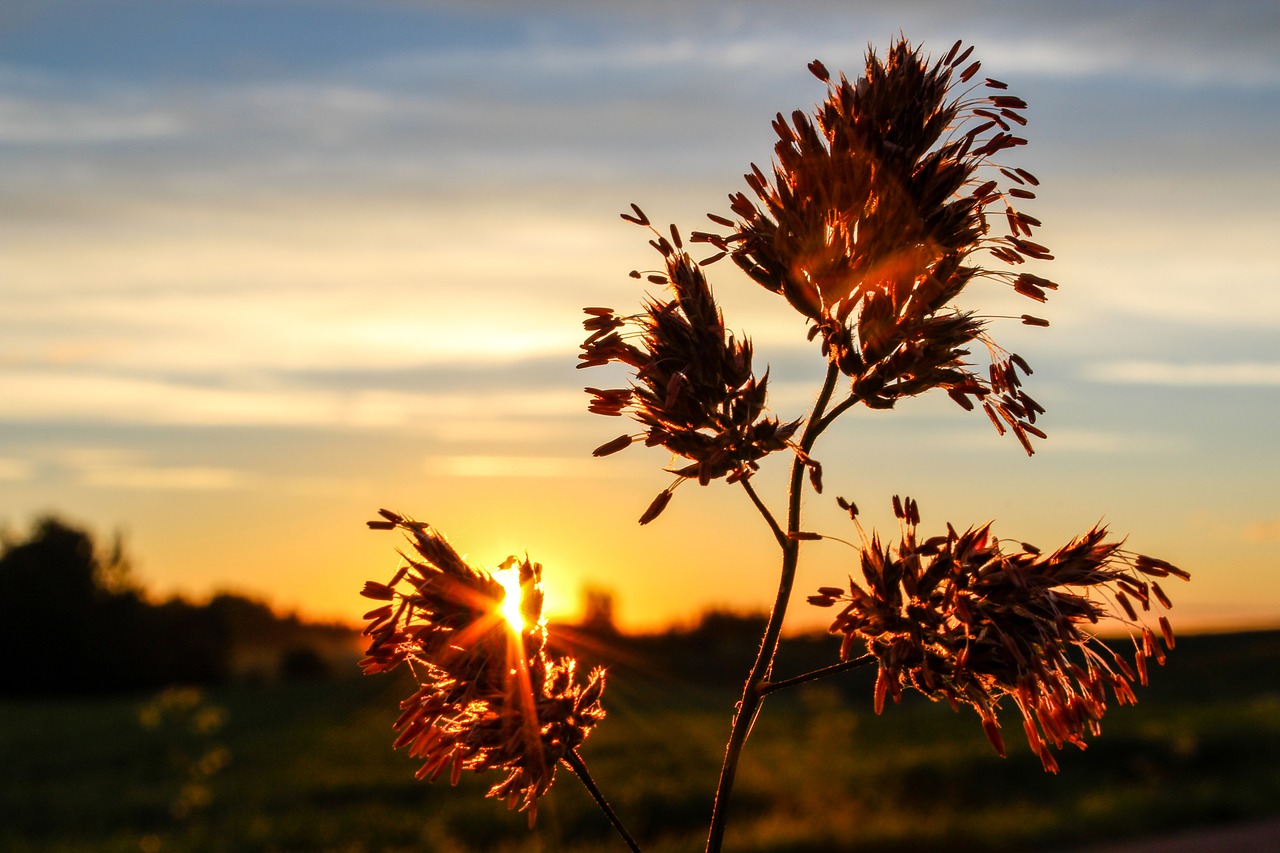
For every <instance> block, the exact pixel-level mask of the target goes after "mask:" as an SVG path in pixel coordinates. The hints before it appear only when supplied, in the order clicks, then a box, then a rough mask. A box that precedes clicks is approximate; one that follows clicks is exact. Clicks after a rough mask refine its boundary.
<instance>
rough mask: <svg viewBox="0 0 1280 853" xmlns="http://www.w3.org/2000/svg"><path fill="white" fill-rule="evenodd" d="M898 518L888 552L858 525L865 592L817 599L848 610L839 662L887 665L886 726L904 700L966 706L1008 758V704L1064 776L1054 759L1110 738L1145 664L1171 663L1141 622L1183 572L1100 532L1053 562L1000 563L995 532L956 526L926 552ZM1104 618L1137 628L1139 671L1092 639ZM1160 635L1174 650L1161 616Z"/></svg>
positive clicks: (881, 696) (927, 543)
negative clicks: (1089, 738)
mask: <svg viewBox="0 0 1280 853" xmlns="http://www.w3.org/2000/svg"><path fill="white" fill-rule="evenodd" d="M894 507H895V511H896V512H897V515H898V517H899V518H900V519H901V525H902V532H901V539H900V541H899V542H898V543H897V544H896V545H895V546H893V547H886V546H885V545H883V544H882V543H881V541H880V539H879V537H878V536H874V535H873V536H872V537H870V538H868V537H867V536H866V534H865V533H864V532H863V531H862V528H861V527H860V526H859V533H860V534H861V535H862V537H863V547H862V549H861V558H860V563H861V566H860V568H861V575H862V582H859V581H857V580H854V579H853V578H852V577H851V578H850V581H849V587H848V589H847V590H845V589H844V588H840V587H823V588H821V589H820V590H819V591H818V593H817V594H816V595H814V596H811V597H810V599H809V601H810V603H812V604H816V605H819V606H823V607H830V606H832V605H835V604H836V603H838V602H843V603H844V608H843V609H842V610H841V611H840V613H839V615H837V616H836V618H835V620H834V621H833V622H832V624H831V631H832V632H833V633H836V634H842V635H844V643H843V645H842V647H841V657H842V658H845V659H847V658H849V657H850V656H851V654H852V650H853V647H854V644H855V643H857V642H860V643H861V644H863V645H865V647H866V650H867V652H869V653H870V654H872V655H874V656H875V658H876V659H877V662H878V664H879V674H878V676H877V679H876V687H875V709H876V712H877V713H879V712H880V711H881V710H882V709H883V707H884V701H885V699H886V698H887V697H890V696H892V697H893V699H894V700H895V701H897V700H898V699H899V698H900V697H901V695H902V691H903V689H904V688H914V689H916V690H918V691H920V692H921V693H924V694H925V695H927V696H929V697H930V698H931V699H934V700H938V699H946V700H947V701H948V702H950V703H951V705H952V707H953V708H958V707H959V705H960V704H961V703H963V704H967V705H970V706H972V707H973V708H974V709H975V710H976V711H977V713H978V715H979V716H980V717H981V719H982V724H983V728H984V729H985V731H986V733H987V736H988V737H989V738H990V739H991V742H992V744H993V745H994V746H995V748H996V750H997V751H998V752H999V753H1000V754H1001V755H1004V742H1003V740H1002V738H1001V736H1000V731H999V723H998V721H997V719H996V709H997V706H998V704H999V702H1000V701H1001V699H1003V698H1004V697H1006V696H1008V697H1011V698H1012V701H1013V702H1014V703H1015V704H1016V705H1017V707H1018V709H1019V711H1020V712H1021V713H1022V716H1023V728H1024V730H1025V733H1026V736H1027V740H1028V742H1029V743H1030V745H1031V748H1032V749H1033V750H1034V751H1035V753H1036V755H1037V756H1038V757H1039V758H1040V760H1041V762H1042V763H1043V764H1044V767H1045V769H1046V770H1048V771H1050V772H1056V770H1057V761H1056V760H1055V759H1054V757H1053V755H1052V754H1051V752H1050V751H1049V749H1048V746H1049V745H1050V744H1052V745H1053V746H1055V747H1058V748H1061V747H1062V745H1063V744H1064V743H1071V744H1074V745H1076V746H1078V747H1080V748H1082V749H1083V748H1084V746H1085V741H1084V738H1085V735H1086V734H1087V733H1089V734H1095V735H1096V734H1097V733H1098V731H1099V725H1100V721H1101V719H1102V715H1103V713H1104V711H1105V710H1106V691H1107V690H1110V692H1111V694H1112V695H1113V696H1114V697H1115V699H1116V701H1117V702H1119V703H1120V704H1126V703H1132V702H1134V701H1136V698H1135V696H1134V693H1133V690H1132V683H1133V681H1135V680H1137V681H1139V682H1141V683H1142V684H1146V681H1147V661H1148V660H1150V659H1152V658H1154V659H1155V660H1156V661H1157V662H1158V663H1161V664H1163V663H1164V659H1165V658H1164V655H1165V653H1164V650H1163V649H1162V648H1161V647H1160V645H1159V642H1158V641H1157V638H1156V635H1155V633H1154V632H1153V631H1152V630H1151V628H1150V627H1148V626H1147V625H1146V624H1145V623H1144V622H1143V620H1142V617H1141V614H1143V613H1151V612H1152V610H1153V606H1154V607H1156V608H1159V607H1161V606H1163V607H1164V608H1168V607H1170V606H1171V603H1170V601H1169V598H1168V596H1167V595H1166V594H1165V592H1164V590H1163V589H1161V587H1160V584H1159V579H1162V578H1167V577H1170V576H1173V577H1177V578H1181V579H1184V580H1185V579H1187V578H1188V577H1189V575H1188V574H1187V573H1186V572H1184V571H1182V570H1181V569H1179V568H1177V567H1175V566H1173V565H1171V564H1169V563H1167V562H1165V561H1163V560H1157V559H1154V558H1151V557H1147V556H1144V555H1140V554H1132V553H1130V552H1127V551H1124V550H1123V549H1122V548H1121V544H1120V543H1119V542H1114V541H1107V531H1106V530H1105V529H1104V528H1101V527H1096V526H1095V527H1093V528H1092V529H1090V530H1089V531H1088V532H1086V533H1085V534H1083V535H1082V536H1079V537H1077V538H1075V539H1073V540H1071V541H1070V542H1068V543H1067V544H1066V545H1064V546H1063V547H1061V548H1059V549H1058V550H1056V551H1053V552H1052V553H1048V554H1045V553H1042V552H1041V551H1040V550H1039V549H1037V548H1035V547H1033V546H1031V545H1027V544H1025V543H1022V544H1021V545H1020V546H1019V547H1018V548H1016V549H1014V550H1010V551H1005V550H1003V549H1002V547H1001V542H1000V540H998V539H996V538H995V537H994V535H993V534H992V532H991V525H990V524H985V525H982V526H980V527H976V528H972V529H970V530H967V531H966V532H964V533H957V532H956V531H955V530H954V528H952V527H951V526H950V525H948V526H947V532H946V533H945V534H944V535H939V536H935V537H932V538H930V539H926V540H924V541H923V542H921V541H920V540H919V539H918V538H917V535H916V527H917V525H918V524H919V510H918V508H917V507H916V504H915V502H914V501H912V500H910V499H908V500H907V501H905V503H904V502H902V501H900V500H899V499H898V498H897V497H895V498H894ZM856 523H857V521H856V519H855V524H856ZM1104 618H1117V619H1119V620H1120V621H1121V622H1123V623H1124V624H1125V625H1126V626H1127V627H1128V628H1129V630H1130V636H1131V639H1132V640H1133V645H1134V651H1133V654H1132V660H1133V666H1132V667H1131V666H1130V665H1129V663H1128V662H1127V661H1126V660H1125V659H1124V658H1123V657H1121V656H1120V655H1119V653H1117V652H1115V651H1112V650H1111V649H1110V648H1109V647H1108V646H1106V645H1105V644H1103V643H1102V642H1101V641H1100V640H1098V639H1097V638H1096V637H1095V636H1094V635H1093V634H1092V633H1090V632H1089V630H1088V629H1089V627H1091V626H1093V625H1096V624H1097V623H1098V622H1099V621H1101V620H1102V619H1104ZM1158 624H1159V630H1160V633H1161V638H1160V639H1162V640H1163V641H1164V645H1165V647H1166V648H1173V644H1174V637H1173V631H1172V628H1171V627H1170V625H1169V620H1168V619H1167V618H1166V617H1165V616H1163V615H1160V616H1159V618H1158ZM1135 670H1136V674H1135Z"/></svg>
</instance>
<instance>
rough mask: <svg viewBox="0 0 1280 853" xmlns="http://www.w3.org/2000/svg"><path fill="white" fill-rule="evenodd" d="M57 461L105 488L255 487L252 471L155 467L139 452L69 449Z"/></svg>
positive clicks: (78, 476)
mask: <svg viewBox="0 0 1280 853" xmlns="http://www.w3.org/2000/svg"><path fill="white" fill-rule="evenodd" d="M57 458H58V461H59V462H60V463H61V465H62V466H63V467H65V468H66V469H68V470H69V471H70V472H71V474H72V476H73V477H74V478H75V479H76V480H77V481H78V482H79V483H80V484H82V485H85V486H89V487H93V488H106V489H143V490H160V491H200V492H208V491H228V490H234V489H245V488H250V487H252V486H253V485H254V484H255V483H256V482H257V477H256V476H255V475H253V474H251V473H249V472H245V471H239V470H236V469H233V468H226V467H220V466H212V465H156V464H154V463H152V462H150V461H149V460H147V458H146V456H145V455H144V454H142V453H140V452H136V451H127V450H119V449H109V448H67V449H64V450H63V451H61V452H60V453H58V454H57Z"/></svg>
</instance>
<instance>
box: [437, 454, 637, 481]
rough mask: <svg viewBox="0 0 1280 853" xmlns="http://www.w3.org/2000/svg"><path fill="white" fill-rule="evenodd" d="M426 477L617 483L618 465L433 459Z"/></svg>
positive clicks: (575, 459) (580, 460) (547, 459)
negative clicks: (547, 479)
mask: <svg viewBox="0 0 1280 853" xmlns="http://www.w3.org/2000/svg"><path fill="white" fill-rule="evenodd" d="M423 469H424V471H425V472H426V473H428V474H431V475H434V476H445V477H494V478H503V479H506V478H517V479H519V478H537V479H543V478H558V479H571V478H573V479H576V478H585V479H601V478H605V479H610V480H614V479H617V478H618V477H619V475H620V473H622V472H621V470H620V468H619V466H617V465H612V466H611V465H606V464H603V463H602V462H601V461H600V460H599V459H592V458H590V457H581V456H571V457H555V456H431V457H428V458H427V459H426V461H425V462H424V464H423Z"/></svg>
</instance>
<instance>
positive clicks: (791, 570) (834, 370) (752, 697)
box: [707, 362, 847, 853]
mask: <svg viewBox="0 0 1280 853" xmlns="http://www.w3.org/2000/svg"><path fill="white" fill-rule="evenodd" d="M839 375H840V369H839V368H838V367H837V366H836V365H835V363H833V362H828V363H827V376H826V379H825V381H824V382H823V383H822V390H821V391H819V392H818V399H817V400H816V401H814V404H813V411H812V412H811V413H810V415H809V419H808V421H806V423H805V428H804V433H803V434H802V435H801V437H800V451H801V452H800V453H797V454H796V457H795V459H794V460H792V462H791V482H790V486H789V489H788V493H787V529H786V531H785V533H784V535H783V536H782V540H781V541H780V542H779V544H780V545H781V547H782V568H781V571H780V573H779V576H778V594H777V597H776V598H775V599H774V602H773V610H772V611H770V613H769V622H768V624H766V625H765V629H764V636H763V637H762V638H761V640H760V650H759V652H758V653H757V655H756V661H755V664H754V665H753V666H752V667H751V673H750V674H749V675H748V676H747V682H746V684H745V685H744V686H743V689H742V701H740V702H739V703H738V711H737V714H736V715H735V716H734V718H733V728H732V730H731V731H730V733H729V743H728V745H727V746H726V747H725V755H724V764H723V765H722V766H721V768H720V782H719V784H718V785H717V786H716V800H715V805H714V806H713V808H712V812H711V829H710V831H709V832H708V834H707V853H719V851H720V848H721V846H722V845H723V844H724V832H725V827H726V824H727V820H728V813H729V795H730V793H731V792H732V790H733V782H734V778H735V776H736V775H737V772H738V759H739V758H740V757H741V755H742V748H743V746H744V745H746V742H747V737H748V736H749V735H750V734H751V727H752V725H754V724H755V720H756V715H757V714H759V712H760V705H761V703H762V702H763V701H764V696H765V692H764V690H763V689H762V686H763V685H764V684H765V683H766V682H767V681H768V678H769V673H770V671H771V669H772V668H773V659H774V656H775V655H776V654H777V652H778V641H779V640H780V639H781V637H782V621H783V619H784V618H785V617H786V615H787V603H788V601H790V599H791V590H792V587H793V586H794V584H795V579H796V567H797V566H798V565H799V561H800V543H799V542H798V541H796V540H793V539H790V538H788V537H787V536H786V534H788V533H796V532H798V531H799V530H800V504H801V500H800V499H801V495H802V489H803V488H804V472H805V465H804V462H803V461H801V460H802V459H803V458H804V455H806V454H808V453H809V451H810V450H811V449H812V448H813V444H814V442H815V441H817V439H818V436H819V435H821V434H822V431H823V430H825V429H826V428H827V427H828V426H829V425H830V424H831V419H830V418H824V417H823V415H824V413H825V412H826V408H827V404H828V403H830V402H831V394H832V392H833V391H834V390H835V386H836V379H837V378H838V377H839ZM846 402H847V401H846ZM841 405H842V406H845V404H844V403H842V404H841ZM845 408H847V406H845ZM747 494H748V495H751V494H752V492H751V491H748V492H747ZM762 506H763V504H760V503H757V507H762ZM766 518H769V516H766ZM773 526H774V527H775V530H774V534H775V536H776V535H777V533H778V530H777V529H776V528H777V524H776V522H775V523H774V525H773Z"/></svg>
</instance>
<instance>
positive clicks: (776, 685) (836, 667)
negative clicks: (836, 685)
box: [760, 655, 875, 696]
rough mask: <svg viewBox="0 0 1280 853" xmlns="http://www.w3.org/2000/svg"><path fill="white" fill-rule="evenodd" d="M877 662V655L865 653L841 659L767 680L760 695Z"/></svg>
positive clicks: (761, 688)
mask: <svg viewBox="0 0 1280 853" xmlns="http://www.w3.org/2000/svg"><path fill="white" fill-rule="evenodd" d="M873 663H875V655H863V656H862V657H859V658H854V659H853V660H846V661H841V662H840V663H833V664H832V665H831V666H824V667H822V668H821V669H815V670H814V671H813V672H806V673H805V674H804V675H797V676H796V677H795V678H787V679H783V680H782V681H766V682H764V683H763V684H761V685H760V695H761V696H767V695H769V694H770V693H772V692H774V691H775V690H783V689H785V688H787V687H795V686H797V685H800V684H807V683H809V682H810V681H817V680H818V679H820V678H826V677H827V676H829V675H838V674H839V673H842V672H848V671H849V670H851V669H861V668H862V667H864V666H870V665H871V664H873Z"/></svg>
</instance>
